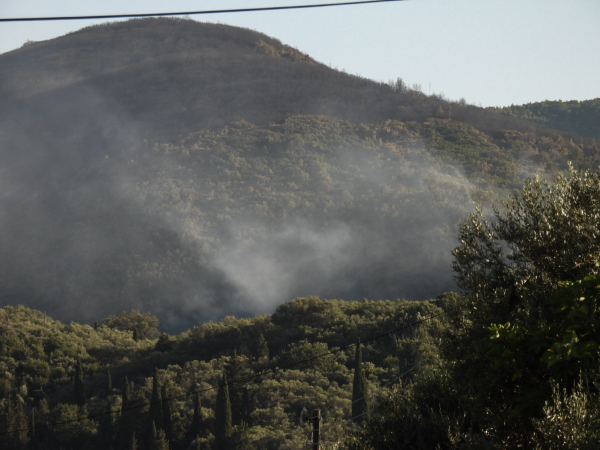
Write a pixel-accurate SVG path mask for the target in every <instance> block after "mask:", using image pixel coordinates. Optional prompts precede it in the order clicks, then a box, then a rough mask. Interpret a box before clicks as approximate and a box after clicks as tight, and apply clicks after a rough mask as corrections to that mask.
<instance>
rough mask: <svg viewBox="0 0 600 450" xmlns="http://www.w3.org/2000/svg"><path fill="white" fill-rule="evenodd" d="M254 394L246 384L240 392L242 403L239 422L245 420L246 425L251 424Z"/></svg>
mask: <svg viewBox="0 0 600 450" xmlns="http://www.w3.org/2000/svg"><path fill="white" fill-rule="evenodd" d="M254 402H255V399H254V395H253V392H252V391H251V390H250V389H248V386H245V387H244V391H243V393H242V403H241V407H240V410H241V414H240V415H241V422H245V423H246V425H248V426H251V425H252V412H253V411H254V404H255V403H254Z"/></svg>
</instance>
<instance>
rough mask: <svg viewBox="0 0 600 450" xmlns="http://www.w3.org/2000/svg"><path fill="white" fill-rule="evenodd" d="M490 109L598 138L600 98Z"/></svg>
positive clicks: (599, 130) (599, 137) (599, 133)
mask: <svg viewBox="0 0 600 450" xmlns="http://www.w3.org/2000/svg"><path fill="white" fill-rule="evenodd" d="M489 109H490V110H492V111H495V112H498V113H501V114H506V115H508V116H512V117H518V118H520V119H526V120H530V121H532V122H536V123H540V124H544V125H546V126H548V127H550V128H555V129H557V130H562V131H568V132H570V133H575V134H578V135H579V136H586V137H590V138H595V139H600V98H596V99H594V100H585V101H581V102H580V101H577V100H572V101H567V102H563V101H560V100H558V101H550V100H546V101H544V102H537V103H527V104H526V105H511V106H506V107H504V108H489Z"/></svg>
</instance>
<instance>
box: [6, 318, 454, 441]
mask: <svg viewBox="0 0 600 450" xmlns="http://www.w3.org/2000/svg"><path fill="white" fill-rule="evenodd" d="M444 314H446V311H442V312H441V313H439V314H434V315H433V316H429V317H426V318H424V319H421V320H417V321H416V322H413V323H410V324H408V325H404V326H402V327H400V328H396V329H395V330H391V331H388V332H386V333H382V334H379V335H376V336H373V337H370V338H368V339H365V340H361V341H360V342H361V344H362V343H364V342H371V341H374V340H377V339H381V338H382V337H385V336H389V335H390V334H393V333H397V332H398V331H402V330H406V329H408V328H412V327H414V326H417V325H420V324H422V323H424V322H426V321H428V320H432V319H435V318H437V317H440V316H442V315H444ZM354 346H356V344H349V345H346V346H345V347H340V348H338V349H336V350H333V351H331V352H327V353H323V354H322V355H317V356H313V357H312V358H307V359H303V360H301V361H296V362H294V363H292V364H288V365H287V366H283V367H276V368H275V369H269V370H266V371H264V372H260V373H257V374H254V375H251V376H249V377H246V378H240V379H238V380H234V381H232V382H229V383H227V384H218V385H216V386H211V387H209V388H205V389H199V390H197V391H193V392H190V393H188V394H182V395H177V396H175V397H168V398H164V399H162V400H158V401H155V402H149V403H145V402H144V403H141V404H139V405H135V406H130V407H129V408H122V409H118V410H110V411H108V412H104V413H100V414H95V415H93V416H87V417H83V418H78V419H71V420H66V421H64V422H58V423H54V424H45V425H38V426H36V430H39V429H41V428H53V427H57V426H59V425H66V424H69V423H75V422H82V421H84V420H92V419H95V418H97V417H104V416H110V415H112V414H117V413H119V412H120V413H124V412H127V411H133V410H136V409H139V408H143V407H145V406H149V405H154V404H158V403H162V402H164V401H170V400H179V399H182V398H186V397H190V396H191V395H195V394H201V393H203V392H208V391H212V390H215V389H219V388H221V387H225V386H231V385H235V384H241V383H244V382H246V381H250V380H253V379H254V378H258V377H261V376H264V375H268V374H270V373H277V372H281V371H282V370H285V369H289V368H290V367H294V366H298V365H300V364H304V363H307V362H311V361H314V360H317V359H320V358H324V357H326V356H330V355H335V354H337V353H339V352H342V351H344V350H347V349H349V348H352V347H354ZM18 431H23V430H14V431H11V432H9V431H7V432H2V433H0V436H7V435H9V434H11V433H16V432H18Z"/></svg>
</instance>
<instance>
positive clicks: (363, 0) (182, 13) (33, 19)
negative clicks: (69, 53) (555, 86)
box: [0, 0, 408, 22]
mask: <svg viewBox="0 0 600 450" xmlns="http://www.w3.org/2000/svg"><path fill="white" fill-rule="evenodd" d="M404 1H408V0H360V1H355V2H341V3H320V4H312V5H290V6H264V7H257V8H238V9H220V10H218V9H217V10H204V11H179V12H166V13H143V14H107V15H98V16H54V17H9V18H5V19H2V18H0V22H43V21H52V20H88V19H127V18H134V17H168V16H197V15H206V14H226V13H243V12H259V11H282V10H286V9H308V8H325V7H329V6H348V5H364V4H367V3H388V2H404Z"/></svg>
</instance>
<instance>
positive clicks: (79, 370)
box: [74, 358, 87, 406]
mask: <svg viewBox="0 0 600 450" xmlns="http://www.w3.org/2000/svg"><path fill="white" fill-rule="evenodd" d="M74 391H75V402H76V403H77V405H78V406H83V405H85V404H86V403H87V400H86V398H85V387H84V385H83V366H82V365H81V359H79V358H77V365H76V367H75V380H74Z"/></svg>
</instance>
